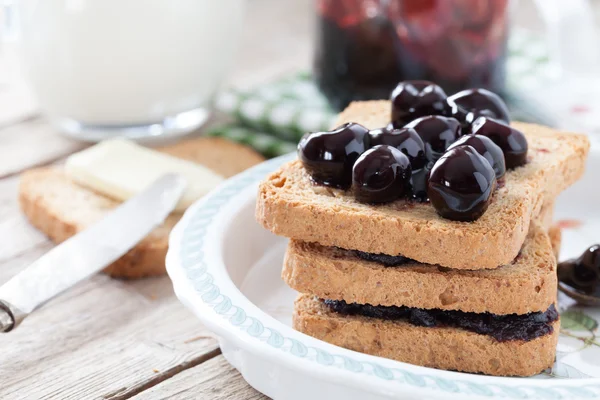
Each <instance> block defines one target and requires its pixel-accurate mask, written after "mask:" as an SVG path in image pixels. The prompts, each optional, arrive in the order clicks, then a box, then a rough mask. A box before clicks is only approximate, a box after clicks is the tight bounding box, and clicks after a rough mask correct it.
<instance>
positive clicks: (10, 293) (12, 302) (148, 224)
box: [0, 174, 186, 332]
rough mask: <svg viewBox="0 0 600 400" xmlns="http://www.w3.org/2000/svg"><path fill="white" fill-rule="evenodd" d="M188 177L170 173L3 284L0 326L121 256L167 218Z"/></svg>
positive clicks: (14, 323) (6, 327)
mask: <svg viewBox="0 0 600 400" xmlns="http://www.w3.org/2000/svg"><path fill="white" fill-rule="evenodd" d="M185 186H186V182H185V179H184V178H182V177H181V176H179V175H175V174H167V175H165V176H163V177H161V178H159V179H157V180H156V181H155V182H154V183H153V184H152V185H150V186H149V187H148V188H147V189H146V190H144V191H143V192H141V193H140V194H138V195H137V196H135V197H133V198H131V199H130V200H128V201H126V202H125V203H123V204H122V205H120V206H119V207H117V208H116V209H115V210H114V211H112V212H111V213H110V214H108V215H107V216H106V217H104V218H103V219H102V220H100V221H98V222H97V223H95V224H93V225H92V226H90V227H89V228H87V229H85V230H83V231H82V232H80V233H78V234H77V235H75V236H73V237H72V238H70V239H68V240H66V241H65V242H63V243H62V244H60V245H58V246H56V247H55V248H53V249H52V250H50V251H49V252H48V253H46V254H44V255H43V256H42V257H40V258H39V259H38V260H36V261H35V262H33V264H31V265H30V266H29V267H27V268H26V269H25V270H23V271H21V272H19V273H18V274H17V275H15V276H14V277H13V278H11V279H10V280H9V281H8V282H6V283H5V284H4V285H2V286H1V287H0V332H9V331H11V330H12V329H14V328H15V327H16V326H17V325H19V324H20V323H21V321H23V319H24V318H25V317H26V316H27V315H29V314H30V313H31V312H32V311H34V310H35V309H36V308H38V307H40V306H41V305H43V304H44V303H46V302H47V301H48V300H50V299H51V298H53V297H54V296H56V295H58V294H59V293H61V292H63V291H65V290H66V289H69V288H70V287H72V286H73V285H75V284H76V283H78V282H80V281H82V280H84V279H86V278H88V277H90V276H91V275H93V274H95V273H96V272H98V271H100V270H101V269H102V268H104V267H106V266H108V265H109V264H111V263H112V262H114V261H116V260H117V259H118V258H119V257H121V256H122V255H123V254H125V253H127V251H129V250H130V249H132V248H133V247H134V246H135V245H136V244H137V243H138V242H139V241H140V240H142V239H143V238H144V237H146V236H147V235H148V234H149V233H150V232H151V231H152V230H153V229H154V228H155V227H156V226H158V225H159V224H160V223H161V222H163V221H164V220H165V218H166V217H167V216H168V215H169V213H170V212H171V211H172V210H173V209H174V208H175V206H176V205H177V202H178V201H179V198H180V197H181V195H182V194H183V191H184V189H185Z"/></svg>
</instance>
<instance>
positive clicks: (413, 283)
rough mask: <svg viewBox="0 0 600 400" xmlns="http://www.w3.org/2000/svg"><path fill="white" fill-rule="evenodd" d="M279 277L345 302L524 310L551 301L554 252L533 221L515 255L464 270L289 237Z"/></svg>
mask: <svg viewBox="0 0 600 400" xmlns="http://www.w3.org/2000/svg"><path fill="white" fill-rule="evenodd" d="M282 277H283V280H284V281H285V282H286V283H287V284H288V285H289V286H290V287H291V288H292V289H294V290H297V291H298V292H300V293H306V294H311V295H314V296H317V297H319V298H322V299H331V300H344V301H346V302H347V303H358V304H371V305H382V306H407V307H415V308H424V309H434V308H435V309H441V310H459V311H465V312H475V313H484V312H489V313H492V314H527V313H530V312H536V311H541V312H544V311H546V310H547V309H548V307H550V305H551V304H554V303H555V302H556V285H557V278H556V258H555V256H554V252H553V249H552V246H551V244H550V238H549V237H548V234H547V233H546V231H545V230H544V229H543V228H542V227H541V226H540V225H539V223H538V222H537V221H534V222H533V223H532V225H531V230H530V232H529V235H528V236H527V239H526V240H525V243H524V245H523V248H522V249H521V252H520V253H519V256H517V257H516V259H515V260H514V261H513V262H511V263H510V264H507V265H504V266H501V267H498V268H496V269H488V270H478V271H467V270H457V269H449V268H445V267H438V266H436V265H430V264H421V263H416V262H412V263H407V264H402V265H399V266H392V267H386V266H384V265H382V264H380V263H377V262H372V261H366V260H364V259H362V258H359V257H358V256H357V255H356V254H355V252H354V251H350V250H343V249H340V248H336V247H325V246H321V245H319V244H316V243H307V242H301V241H297V240H291V241H290V243H289V245H288V248H287V252H286V255H285V260H284V267H283V272H282Z"/></svg>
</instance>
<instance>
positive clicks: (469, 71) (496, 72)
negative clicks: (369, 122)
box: [314, 0, 508, 109]
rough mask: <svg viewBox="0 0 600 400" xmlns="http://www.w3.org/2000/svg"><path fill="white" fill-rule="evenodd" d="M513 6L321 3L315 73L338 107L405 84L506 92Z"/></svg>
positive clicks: (463, 1) (435, 0) (360, 0)
mask: <svg viewBox="0 0 600 400" xmlns="http://www.w3.org/2000/svg"><path fill="white" fill-rule="evenodd" d="M507 12H508V0H488V1H481V0H419V1H414V0H394V1H384V0H317V15H318V22H317V44H316V50H315V56H314V75H315V78H316V81H317V84H318V85H319V87H320V89H321V91H322V92H323V93H325V95H326V96H327V98H328V99H329V101H330V103H331V105H332V106H333V107H334V108H336V109H342V108H344V107H346V106H347V105H348V104H349V103H350V102H351V101H354V100H372V99H387V98H389V94H390V92H391V91H392V89H394V87H395V86H396V84H397V83H398V82H399V81H403V80H410V79H413V80H414V79H421V80H429V81H433V82H435V83H437V84H438V85H440V86H441V87H442V89H444V90H445V92H446V93H456V92H458V91H460V90H463V89H467V88H471V87H481V88H486V89H489V90H491V91H493V92H496V93H500V94H501V93H502V92H503V91H504V83H505V60H506V43H507V34H508V30H507Z"/></svg>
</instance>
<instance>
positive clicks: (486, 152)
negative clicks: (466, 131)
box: [448, 135, 506, 179]
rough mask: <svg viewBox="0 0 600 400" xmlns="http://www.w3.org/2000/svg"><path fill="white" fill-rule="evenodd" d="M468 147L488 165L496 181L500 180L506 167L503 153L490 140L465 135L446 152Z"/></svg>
mask: <svg viewBox="0 0 600 400" xmlns="http://www.w3.org/2000/svg"><path fill="white" fill-rule="evenodd" d="M464 145H468V146H471V147H472V148H474V149H475V150H477V152H478V153H479V154H481V155H482V156H484V157H485V159H486V160H488V162H489V163H490V165H491V166H492V168H493V169H494V172H495V173H496V179H500V178H502V177H503V176H504V173H505V172H506V166H505V164H504V153H503V152H502V149H501V148H500V147H499V146H498V145H497V144H495V143H494V142H493V141H492V139H490V138H489V137H487V136H482V135H466V136H463V137H461V138H460V139H458V140H457V141H456V142H454V143H452V144H451V145H450V147H448V150H451V149H453V148H455V147H458V146H464Z"/></svg>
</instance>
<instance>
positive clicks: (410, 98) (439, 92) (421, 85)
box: [390, 81, 448, 128]
mask: <svg viewBox="0 0 600 400" xmlns="http://www.w3.org/2000/svg"><path fill="white" fill-rule="evenodd" d="M446 99H447V96H446V93H445V92H444V90H443V89H442V88H441V87H439V86H438V85H436V84H435V83H433V82H429V81H403V82H400V83H399V84H398V86H396V88H395V89H394V90H393V91H392V94H391V96H390V100H391V102H392V124H393V125H394V127H396V128H401V127H403V126H404V125H406V124H407V123H409V122H411V121H413V120H415V119H417V118H419V117H423V116H426V115H440V114H443V113H446V112H447V111H446V110H447V109H448V103H447V102H446Z"/></svg>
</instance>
